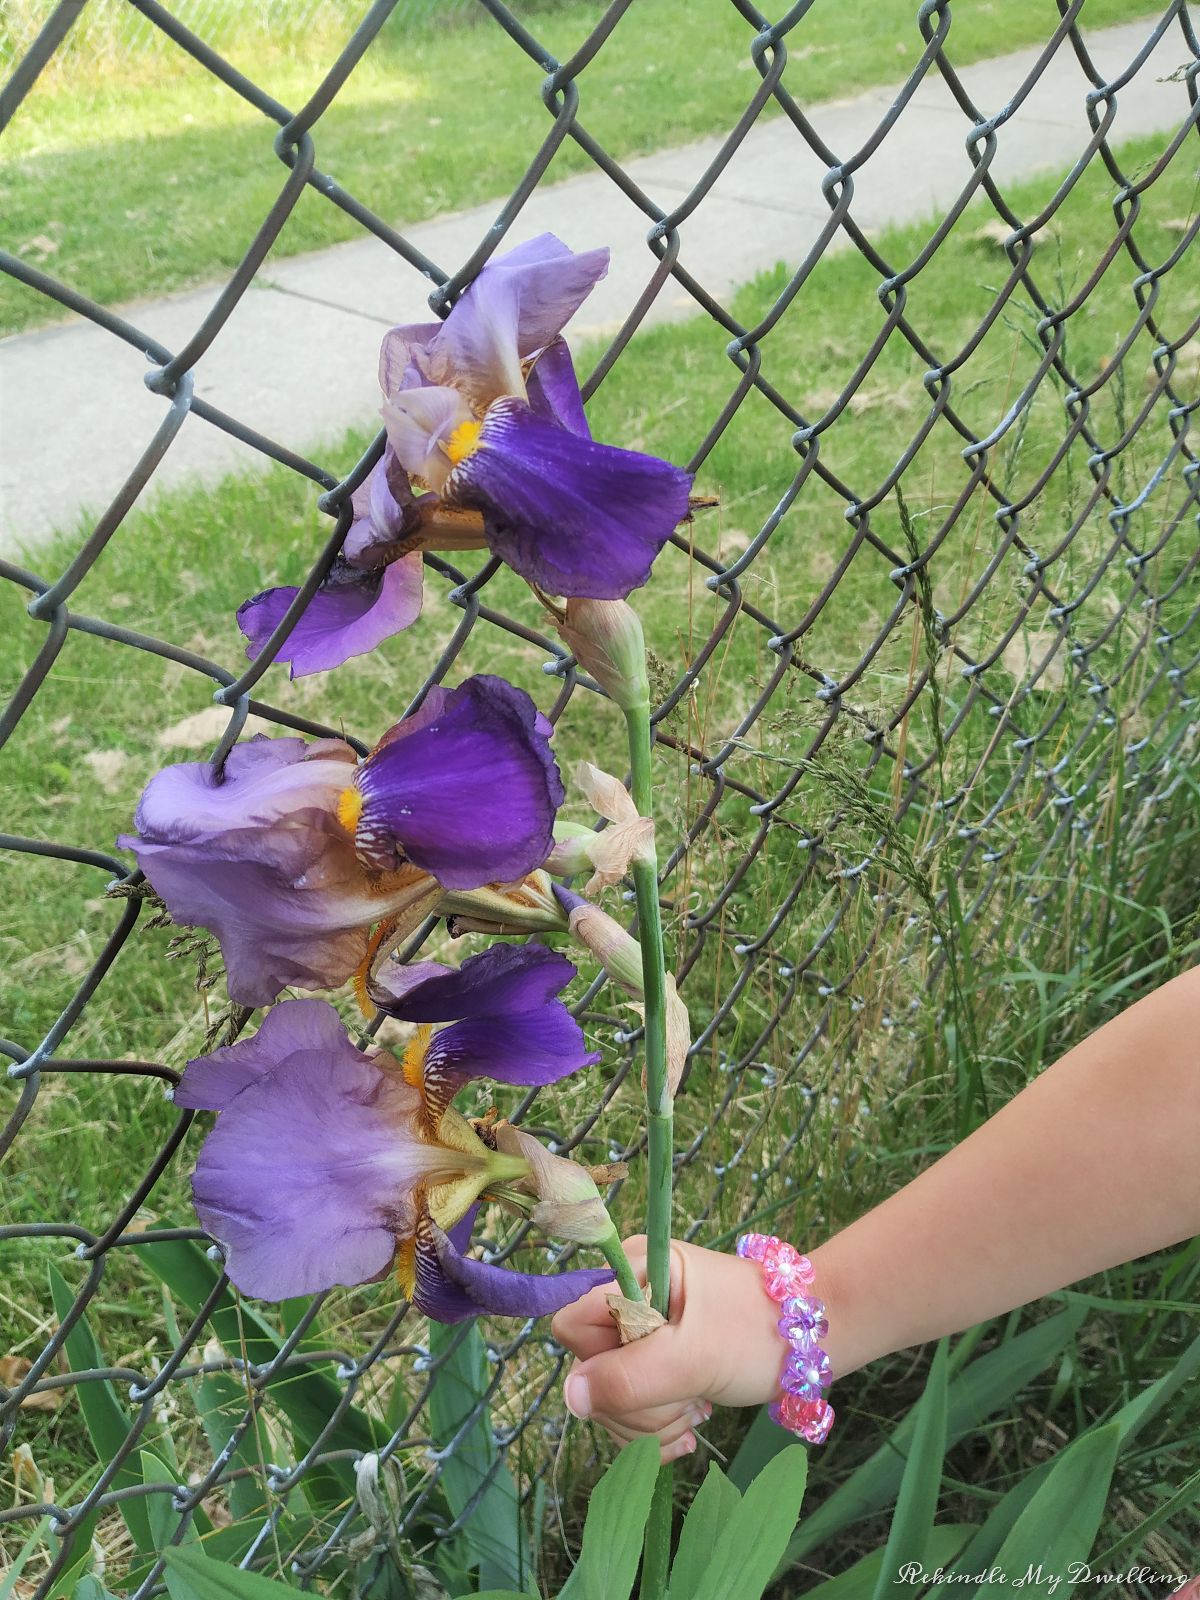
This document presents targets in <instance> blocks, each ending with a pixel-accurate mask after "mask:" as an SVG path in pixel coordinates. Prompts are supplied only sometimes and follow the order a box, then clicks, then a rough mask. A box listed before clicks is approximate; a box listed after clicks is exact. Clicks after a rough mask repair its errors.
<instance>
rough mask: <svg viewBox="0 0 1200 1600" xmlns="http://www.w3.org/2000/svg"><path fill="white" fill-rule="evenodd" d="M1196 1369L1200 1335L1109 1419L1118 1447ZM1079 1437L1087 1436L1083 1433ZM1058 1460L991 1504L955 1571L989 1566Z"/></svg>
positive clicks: (1199, 1366) (1133, 1435)
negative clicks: (993, 1504)
mask: <svg viewBox="0 0 1200 1600" xmlns="http://www.w3.org/2000/svg"><path fill="white" fill-rule="evenodd" d="M1197 1372H1200V1335H1197V1337H1196V1338H1195V1339H1193V1340H1192V1342H1191V1344H1190V1345H1189V1346H1188V1347H1187V1349H1186V1350H1185V1351H1184V1352H1183V1354H1182V1355H1181V1356H1180V1358H1179V1360H1178V1361H1177V1362H1176V1363H1175V1365H1174V1367H1172V1369H1171V1371H1170V1372H1165V1373H1164V1374H1163V1376H1162V1377H1161V1378H1158V1379H1157V1380H1156V1381H1155V1382H1154V1383H1152V1384H1150V1386H1149V1387H1148V1388H1146V1389H1143V1390H1142V1392H1141V1394H1139V1395H1135V1396H1134V1398H1133V1399H1132V1400H1130V1401H1128V1402H1127V1403H1126V1404H1125V1405H1123V1406H1122V1407H1121V1409H1120V1410H1119V1411H1118V1412H1117V1413H1116V1415H1115V1416H1113V1417H1110V1418H1109V1421H1110V1422H1111V1423H1114V1424H1115V1425H1116V1427H1117V1429H1118V1440H1119V1442H1118V1446H1117V1448H1118V1450H1123V1449H1124V1448H1125V1446H1126V1445H1127V1444H1129V1443H1130V1442H1131V1441H1132V1440H1133V1439H1134V1438H1136V1437H1137V1434H1138V1433H1139V1432H1140V1431H1141V1429H1142V1428H1144V1427H1145V1426H1146V1424H1147V1423H1148V1422H1149V1421H1150V1420H1151V1419H1152V1418H1153V1417H1154V1416H1155V1415H1156V1414H1157V1413H1158V1412H1159V1411H1161V1410H1162V1409H1163V1407H1164V1406H1165V1405H1166V1404H1167V1402H1168V1401H1169V1400H1171V1399H1173V1397H1174V1396H1175V1394H1176V1393H1177V1392H1178V1391H1179V1390H1180V1389H1182V1388H1183V1386H1184V1385H1185V1384H1186V1383H1189V1382H1191V1380H1192V1378H1193V1377H1194V1376H1195V1375H1196V1373H1197ZM1087 1431H1088V1432H1091V1431H1093V1430H1092V1429H1089V1430H1087ZM1080 1437H1081V1438H1082V1437H1085V1435H1082V1434H1081V1435H1080ZM1059 1459H1060V1457H1059V1456H1051V1458H1050V1459H1049V1460H1048V1461H1043V1462H1042V1463H1041V1464H1040V1465H1039V1466H1037V1467H1035V1468H1034V1469H1033V1471H1032V1472H1027V1473H1026V1474H1025V1476H1024V1477H1023V1478H1022V1479H1021V1481H1020V1482H1019V1483H1016V1484H1014V1485H1013V1487H1012V1488H1011V1489H1010V1490H1009V1491H1008V1493H1007V1494H1006V1495H1005V1496H1004V1498H1003V1499H1002V1500H1000V1501H998V1502H997V1504H996V1505H995V1506H993V1507H992V1510H991V1512H990V1513H989V1515H988V1517H987V1520H986V1521H985V1522H984V1524H983V1526H982V1527H981V1528H980V1529H979V1531H978V1533H976V1535H975V1537H974V1538H973V1539H972V1540H971V1542H970V1544H969V1545H967V1547H966V1549H965V1550H964V1551H963V1552H962V1555H961V1556H960V1557H959V1559H958V1561H956V1562H955V1564H954V1566H953V1568H952V1569H951V1571H952V1572H954V1573H961V1572H982V1571H983V1570H984V1569H985V1568H986V1567H987V1566H989V1565H990V1563H991V1562H992V1561H993V1560H994V1559H995V1556H996V1552H997V1551H998V1550H999V1548H1000V1546H1001V1545H1002V1544H1003V1543H1004V1541H1005V1539H1006V1538H1007V1537H1008V1535H1009V1532H1010V1530H1011V1529H1012V1527H1013V1526H1014V1524H1015V1523H1016V1520H1017V1518H1018V1517H1019V1516H1020V1515H1021V1513H1022V1511H1024V1509H1025V1507H1026V1506H1027V1505H1028V1504H1029V1502H1030V1501H1031V1500H1032V1499H1033V1497H1034V1495H1035V1494H1036V1493H1037V1490H1038V1489H1039V1488H1040V1486H1041V1485H1042V1483H1043V1482H1044V1481H1045V1479H1046V1477H1047V1475H1048V1474H1049V1473H1050V1472H1052V1471H1053V1470H1054V1465H1055V1463H1056V1462H1057V1461H1058V1460H1059Z"/></svg>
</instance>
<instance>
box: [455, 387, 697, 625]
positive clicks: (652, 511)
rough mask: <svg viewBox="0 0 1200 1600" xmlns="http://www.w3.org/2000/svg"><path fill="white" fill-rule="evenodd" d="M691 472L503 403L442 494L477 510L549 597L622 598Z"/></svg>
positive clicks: (682, 500)
mask: <svg viewBox="0 0 1200 1600" xmlns="http://www.w3.org/2000/svg"><path fill="white" fill-rule="evenodd" d="M691 482H692V480H691V477H690V475H689V474H688V473H686V472H683V471H681V470H680V469H679V468H678V467H675V466H672V465H671V464H670V463H669V462H667V461H660V460H658V459H657V457H655V456H647V455H641V454H640V453H638V452H637V451H633V450H618V449H616V448H615V447H614V446H612V445H603V444H596V443H595V442H594V441H593V440H590V439H581V438H579V437H578V436H577V435H576V434H573V433H570V432H568V430H567V429H566V428H562V427H558V426H557V425H556V424H555V423H553V422H548V421H547V420H546V419H545V418H543V417H539V416H535V415H534V413H533V412H532V411H531V410H530V408H529V407H528V406H527V405H525V404H524V403H523V402H521V401H518V400H500V401H498V402H497V403H496V404H495V405H493V406H492V407H491V408H490V410H489V411H488V413H487V416H486V417H485V418H484V422H483V429H482V432H481V433H480V435H479V441H478V447H477V448H476V449H475V450H474V452H473V453H472V454H470V455H469V456H467V457H466V458H465V459H464V460H462V461H460V462H459V464H458V465H457V466H456V467H455V469H454V472H453V473H452V474H451V476H450V478H449V480H448V482H447V485H446V490H445V494H446V498H447V499H449V500H451V501H452V502H453V503H457V504H461V505H466V506H473V507H475V508H476V509H478V510H480V511H482V512H483V514H484V519H485V527H486V532H487V538H488V544H489V545H490V547H491V549H492V550H493V552H494V553H495V554H496V555H498V556H500V557H501V558H502V559H503V560H504V561H506V562H507V563H508V565H509V566H510V567H511V568H512V569H513V571H514V572H516V573H518V574H519V575H520V576H521V577H522V578H526V579H528V580H529V581H530V582H531V583H536V584H538V585H539V586H540V587H541V588H543V589H546V590H547V591H549V592H550V593H552V594H565V595H572V596H575V597H577V598H579V599H590V600H617V599H623V598H624V597H625V596H626V595H627V594H628V593H629V592H630V590H632V589H636V588H638V587H639V585H641V584H643V583H645V581H646V579H647V578H648V577H649V576H650V568H651V566H652V565H653V563H654V558H655V557H656V556H657V555H658V552H659V551H660V550H661V549H662V547H663V545H664V544H665V543H666V542H667V540H668V539H669V538H670V536H671V533H672V532H673V530H674V529H675V527H676V525H677V524H678V523H679V522H681V521H682V520H683V518H684V517H685V516H686V515H687V510H688V493H689V490H690V488H691Z"/></svg>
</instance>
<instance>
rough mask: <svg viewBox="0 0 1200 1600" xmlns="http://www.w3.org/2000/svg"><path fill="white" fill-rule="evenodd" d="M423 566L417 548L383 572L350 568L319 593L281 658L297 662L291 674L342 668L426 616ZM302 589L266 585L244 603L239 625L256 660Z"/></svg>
mask: <svg viewBox="0 0 1200 1600" xmlns="http://www.w3.org/2000/svg"><path fill="white" fill-rule="evenodd" d="M421 571H422V562H421V557H420V555H419V554H416V553H414V554H412V555H407V556H402V557H401V558H400V560H399V561H394V562H393V563H392V564H391V566H388V567H384V568H383V569H382V571H379V572H357V571H355V569H354V568H352V567H349V566H347V567H345V568H344V569H343V572H342V575H341V581H340V582H336V583H334V584H330V585H329V586H327V587H325V588H321V589H318V590H317V592H316V594H314V595H313V597H312V599H311V600H310V601H309V602H308V605H307V606H306V607H305V608H304V611H303V612H302V613H301V616H300V619H299V621H298V622H297V623H296V625H295V627H294V628H293V629H292V631H291V633H290V634H289V635H288V637H287V638H286V639H285V640H284V642H283V645H282V646H281V647H280V650H279V653H278V655H277V656H276V658H275V659H276V660H277V661H288V662H291V676H292V677H293V678H303V677H307V676H308V675H309V674H310V673H313V672H328V671H330V670H331V669H332V668H333V667H339V666H341V664H342V662H343V661H348V660H349V659H350V657H351V656H364V655H367V654H368V653H369V652H370V651H371V650H373V649H374V648H375V646H376V645H378V644H382V642H383V641H384V640H385V639H390V638H391V637H392V636H393V635H394V634H397V633H402V632H403V631H404V629H405V628H408V627H411V626H412V624H413V623H414V622H415V621H416V620H417V618H418V617H419V616H420V614H421ZM298 593H299V590H298V589H289V588H280V589H266V590H264V591H263V593H262V594H256V595H255V596H254V597H253V598H252V599H250V600H247V601H246V602H245V603H244V604H243V605H241V606H239V607H238V613H237V620H238V627H239V628H241V630H242V632H243V633H244V634H245V636H246V638H247V640H248V641H249V642H248V644H247V645H246V654H247V656H248V657H249V658H250V660H251V661H253V660H254V659H255V658H256V657H257V656H258V654H259V653H260V651H261V650H262V648H263V646H264V645H265V644H266V642H267V640H268V639H269V638H270V636H271V634H272V633H273V632H274V631H275V629H276V628H277V627H278V626H279V624H280V622H281V621H282V620H283V616H284V613H285V612H286V611H287V609H288V607H289V606H290V605H291V603H292V601H293V600H294V599H295V598H296V596H297V594H298Z"/></svg>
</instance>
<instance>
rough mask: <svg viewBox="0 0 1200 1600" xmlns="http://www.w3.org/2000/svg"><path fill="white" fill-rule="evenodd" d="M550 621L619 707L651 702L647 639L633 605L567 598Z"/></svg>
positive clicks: (614, 601)
mask: <svg viewBox="0 0 1200 1600" xmlns="http://www.w3.org/2000/svg"><path fill="white" fill-rule="evenodd" d="M554 625H555V627H556V628H557V629H558V632H559V636H560V638H561V639H562V641H563V643H564V644H565V645H566V646H567V648H568V649H569V650H570V652H571V654H572V655H573V656H574V657H575V659H576V661H578V662H579V664H580V666H581V667H583V669H584V670H585V671H586V672H588V673H590V674H591V676H592V677H593V678H595V680H596V682H597V683H598V684H599V685H600V687H601V688H602V689H603V690H604V692H605V693H606V694H607V695H608V696H609V697H610V699H612V700H614V701H616V703H617V705H619V706H620V707H621V709H622V710H623V711H625V710H628V709H629V708H630V707H632V706H643V705H647V704H648V703H649V700H650V684H649V681H648V679H647V676H646V639H645V635H644V634H643V633H642V623H641V619H640V618H639V616H638V614H637V612H636V611H635V610H634V609H633V607H632V606H631V605H629V604H628V603H627V602H626V601H624V600H568V601H567V604H566V609H565V611H564V612H563V613H562V614H561V616H560V615H559V614H557V613H556V615H555V623H554Z"/></svg>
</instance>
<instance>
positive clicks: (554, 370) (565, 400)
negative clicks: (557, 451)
mask: <svg viewBox="0 0 1200 1600" xmlns="http://www.w3.org/2000/svg"><path fill="white" fill-rule="evenodd" d="M525 386H526V388H527V390H528V391H529V405H530V409H531V410H533V411H536V412H537V413H538V414H539V415H540V416H545V417H549V418H550V419H551V420H552V421H553V422H557V423H560V424H561V425H562V427H564V428H568V429H569V430H570V431H571V432H572V433H577V434H578V435H579V437H580V438H581V439H590V438H591V436H592V430H591V428H590V427H589V426H588V419H587V414H586V413H585V411H584V409H583V396H582V395H581V394H580V392H579V379H578V378H577V377H576V376H575V363H574V361H572V359H571V352H570V350H569V349H568V348H567V341H566V340H565V339H555V340H554V342H553V343H552V344H548V345H547V346H546V348H545V349H544V350H543V351H542V353H541V355H540V356H539V357H538V358H537V360H536V361H535V362H534V364H533V367H532V369H531V370H530V373H529V376H528V377H527V378H526V380H525Z"/></svg>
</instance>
